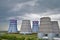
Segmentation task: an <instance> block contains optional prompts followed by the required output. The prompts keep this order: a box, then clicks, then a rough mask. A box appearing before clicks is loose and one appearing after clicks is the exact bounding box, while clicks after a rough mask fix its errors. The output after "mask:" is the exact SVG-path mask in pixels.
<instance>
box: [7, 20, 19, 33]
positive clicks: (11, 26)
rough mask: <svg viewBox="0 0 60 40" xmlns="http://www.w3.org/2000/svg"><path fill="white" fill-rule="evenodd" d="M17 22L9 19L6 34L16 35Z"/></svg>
mask: <svg viewBox="0 0 60 40" xmlns="http://www.w3.org/2000/svg"><path fill="white" fill-rule="evenodd" d="M17 32H18V30H17V20H15V19H11V20H10V24H9V29H8V33H17Z"/></svg>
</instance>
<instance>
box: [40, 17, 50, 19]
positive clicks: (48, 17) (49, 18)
mask: <svg viewBox="0 0 60 40" xmlns="http://www.w3.org/2000/svg"><path fill="white" fill-rule="evenodd" d="M46 18H47V19H48V18H49V19H51V18H50V17H41V18H40V19H46Z"/></svg>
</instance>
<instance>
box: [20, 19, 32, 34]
mask: <svg viewBox="0 0 60 40" xmlns="http://www.w3.org/2000/svg"><path fill="white" fill-rule="evenodd" d="M20 33H21V34H31V23H30V20H22V25H21V30H20Z"/></svg>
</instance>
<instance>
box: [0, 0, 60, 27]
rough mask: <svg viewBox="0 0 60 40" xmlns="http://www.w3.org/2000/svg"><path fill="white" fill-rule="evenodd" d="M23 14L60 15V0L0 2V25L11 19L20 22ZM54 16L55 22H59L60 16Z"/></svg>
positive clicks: (1, 0) (8, 0) (7, 0)
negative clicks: (13, 18)
mask: <svg viewBox="0 0 60 40" xmlns="http://www.w3.org/2000/svg"><path fill="white" fill-rule="evenodd" d="M25 14H38V15H47V14H48V15H49V16H51V15H53V16H54V15H55V16H56V14H58V15H60V0H0V25H1V24H3V23H2V22H4V23H6V24H7V21H8V19H9V18H12V17H15V18H16V19H18V20H22V19H23V16H25ZM58 15H57V16H58ZM18 16H20V19H19V17H18ZM53 16H51V17H53ZM55 16H54V17H53V18H54V19H55V20H60V19H59V17H60V16H58V17H57V18H56V17H55ZM27 17H28V16H27ZM34 17H35V16H34ZM0 27H2V26H0Z"/></svg>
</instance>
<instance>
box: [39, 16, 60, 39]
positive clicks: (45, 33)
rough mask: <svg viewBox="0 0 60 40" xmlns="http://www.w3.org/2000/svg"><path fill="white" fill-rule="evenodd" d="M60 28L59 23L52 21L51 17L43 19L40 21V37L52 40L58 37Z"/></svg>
mask: <svg viewBox="0 0 60 40" xmlns="http://www.w3.org/2000/svg"><path fill="white" fill-rule="evenodd" d="M58 35H59V26H58V22H57V21H51V19H50V17H42V18H41V19H40V27H39V33H38V37H39V38H43V37H48V38H49V39H50V40H52V38H53V37H58Z"/></svg>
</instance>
